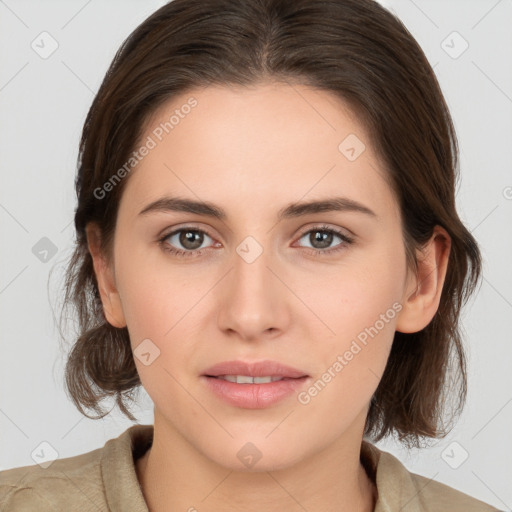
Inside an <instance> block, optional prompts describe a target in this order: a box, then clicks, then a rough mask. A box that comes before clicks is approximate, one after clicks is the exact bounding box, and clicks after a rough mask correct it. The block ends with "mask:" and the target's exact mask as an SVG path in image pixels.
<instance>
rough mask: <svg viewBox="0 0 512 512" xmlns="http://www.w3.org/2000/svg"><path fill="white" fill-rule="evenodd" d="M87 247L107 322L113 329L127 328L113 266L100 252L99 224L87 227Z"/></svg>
mask: <svg viewBox="0 0 512 512" xmlns="http://www.w3.org/2000/svg"><path fill="white" fill-rule="evenodd" d="M86 234H87V246H88V248H89V252H90V254H91V257H92V261H93V266H94V273H95V275H96V281H97V283H98V290H99V294H100V297H101V303H102V305H103V312H104V314H105V318H106V319H107V322H108V323H109V324H110V325H112V326H113V327H118V328H121V327H126V321H125V318H124V313H123V308H122V305H121V299H120V296H119V292H118V291H117V288H116V285H115V279H114V273H113V269H112V267H111V265H109V264H108V263H107V261H106V259H105V256H104V255H103V254H102V252H101V250H100V240H101V238H100V237H101V234H100V229H99V227H98V225H97V224H95V223H89V224H87V226H86Z"/></svg>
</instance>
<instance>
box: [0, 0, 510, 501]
mask: <svg viewBox="0 0 512 512" xmlns="http://www.w3.org/2000/svg"><path fill="white" fill-rule="evenodd" d="M163 3H164V2H163V1H161V0H160V1H157V0H151V1H150V0H146V1H144V2H143V1H138V2H137V1H133V0H132V1H127V0H123V1H119V0H118V1H113V0H109V1H102V2H100V1H99V0H89V1H86V0H80V1H75V0H72V1H70V0H67V1H64V0H62V1H45V2H37V1H21V0H18V1H15V0H5V1H0V49H1V50H0V112H1V124H0V172H1V180H2V181H1V183H2V186H1V188H0V226H1V237H2V239H1V245H0V251H1V260H0V261H1V265H0V326H1V328H0V336H1V356H0V469H6V468H11V467H17V466H24V465H30V464H34V463H35V460H34V459H32V457H31V454H32V453H33V452H34V450H40V449H41V447H40V443H42V442H47V443H49V444H50V445H51V446H52V447H53V448H54V449H55V450H56V452H57V454H58V456H59V457H68V456H72V455H77V454H80V453H83V452H85V451H89V450H92V449H95V448H98V447H101V446H103V444H104V443H105V441H106V440H108V439H110V438H112V437H117V436H118V435H119V434H120V433H121V432H122V431H124V430H125V429H126V428H127V427H128V426H130V424H131V423H130V422H129V421H128V420H127V419H126V418H124V417H123V416H122V415H121V414H120V413H118V412H114V413H112V414H110V415H109V416H107V417H106V418H104V419H103V420H99V421H93V420H89V419H87V418H85V417H83V416H81V415H80V413H79V412H78V411H77V410H76V409H75V407H74V406H73V405H72V403H71V402H70V401H69V399H68V398H67V396H66V394H65V393H64V389H63V368H64V363H65V353H63V352H62V351H61V347H60V344H59V334H58V330H57V328H56V325H55V321H54V312H53V311H52V308H53V310H54V311H55V314H56V315H57V316H58V314H59V304H60V300H61V295H60V291H61V290H60V288H59V287H60V285H61V278H62V270H63V268H64V264H65V262H66V261H67V258H68V257H69V255H70V254H71V249H72V240H73V238H72V237H73V225H72V216H73V209H74V206H75V203H74V188H73V181H74V173H75V169H76V157H77V149H78V140H79V135H80V131H81V128H82V124H83V121H84V119H85V115H86V113H87V110H88V108H89V106H90V103H91V101H92V99H93V96H94V94H95V92H96V90H97V88H98V87H99V85H100V82H101V80H102V78H103V75H104V73H105V71H106V69H107V67H108V65H109V63H110V61H111V59H112V57H113V56H114V53H115V51H116V50H117V48H118V47H119V45H120V44H121V42H122V41H123V40H124V38H125V37H126V36H127V35H128V34H129V33H130V32H131V31H132V30H133V29H134V28H135V27H136V26H137V25H138V24H139V23H140V22H142V21H143V20H144V19H145V18H146V17H147V16H148V15H149V14H150V13H152V12H153V11H154V10H156V8H158V7H160V6H161V5H163ZM383 3H384V4H385V5H386V6H387V7H389V8H391V10H393V11H394V12H395V13H396V14H397V15H398V16H399V17H400V18H401V19H402V20H403V22H404V23H405V25H406V26H407V27H408V28H409V30H410V31H411V32H412V33H413V35H414V36H415V37H416V38H417V40H418V42H419V43H420V45H421V46H422V47H423V49H424V51H425V53H426V54H427V57H428V58H429V61H430V62H431V64H432V65H433V66H434V69H435V72H436V74H437V76H438V77H439V80H440V83H441V86H442V88H443V92H444V93H445V97H446V99H447V102H448V104H449V107H450V109H451V112H452V115H453V117H454V121H455V126H456V129H457V133H458V136H459V142H460V148H461V155H460V156H461V175H462V180H461V182H460V187H459V189H458V193H457V202H458V207H459V211H460V214H461V217H462V219H463V220H464V221H465V223H466V224H467V226H468V227H469V229H470V230H471V231H472V233H473V235H474V236H475V237H476V238H477V240H478V242H479V243H480V245H481V249H482V252H483V257H484V278H483V281H482V286H481V288H480V290H479V291H478V293H477V295H476V296H475V297H474V299H473V300H472V301H471V302H470V304H468V306H467V307H466V308H465V310H464V314H463V318H464V328H465V332H466V346H467V351H468V356H469V396H468V403H467V406H466V409H465V412H464V414H463V415H462V417H461V419H460V421H459V423H458V424H457V426H456V427H455V428H454V429H453V430H452V432H451V433H450V435H449V436H448V437H447V438H445V439H443V440H440V441H438V442H437V443H434V444H433V445H432V447H430V448H426V449H424V450H411V451H406V450H405V449H403V448H401V447H400V446H399V445H398V444H397V443H395V442H394V441H393V440H387V441H385V442H381V443H378V445H379V446H380V447H381V448H382V449H385V450H387V451H390V452H391V453H393V454H395V455H396V456H397V457H399V458H400V459H401V460H402V461H403V462H404V464H405V465H406V466H407V467H408V469H409V470H411V471H414V472H416V473H420V474H422V475H425V476H427V477H429V478H433V479H435V480H438V481H441V482H444V483H446V484H448V485H450V486H452V487H455V488H457V489H460V490H462V491H464V492H466V493H468V494H470V495H472V496H475V497H477V498H479V499H481V500H484V501H486V502H488V503H491V504H493V505H494V506H496V507H498V508H500V509H502V510H511V506H512V488H511V486H510V481H512V470H511V469H510V456H511V454H512V435H511V425H512V421H511V420H512V385H511V384H512V375H511V374H512V372H511V371H510V366H511V360H512V357H511V356H512V343H511V336H510V331H511V327H512V322H511V320H510V319H511V316H512V315H511V314H512V272H511V270H510V262H511V254H512V237H511V226H512V171H511V163H512V58H511V57H512V31H511V30H510V27H511V26H512V1H511V0H500V1H497V0H471V1H470V0H457V1H455V0H449V1H447V0H421V1H420V0H415V1H413V0H386V1H384V0H383ZM44 31H46V32H48V33H49V34H50V35H51V36H46V35H43V36H40V34H41V33H42V32H44ZM454 31H455V32H457V34H454V33H453V32H454ZM41 39H43V42H41ZM53 40H55V41H56V43H53V42H52V41H53ZM33 41H35V42H34V43H33V45H34V46H35V47H36V48H37V51H36V50H35V49H33V47H32V46H31V44H32V42H33ZM52 44H58V47H57V49H56V50H55V51H54V53H52V54H51V55H49V56H47V55H44V52H49V51H50V50H51V48H52V47H51V45H52ZM37 45H39V47H38V46H37ZM466 45H468V47H467V49H466V50H465V51H462V50H464V49H465V47H466ZM41 53H42V54H43V56H44V57H47V58H42V56H41ZM398 142H399V141H398ZM45 237H46V239H48V240H46V239H45ZM41 239H43V240H41ZM44 249H48V250H49V252H48V253H47V254H45V253H44V252H42V251H43V250H44ZM45 260H46V261H45ZM50 270H52V271H53V273H52V277H51V280H50V290H49V291H50V293H49V294H48V293H47V285H48V279H49V272H50ZM151 405H152V404H151V400H150V399H149V397H148V396H147V394H146V393H145V392H142V393H141V404H140V407H138V408H136V409H135V410H134V412H135V414H136V416H137V417H138V419H139V421H140V423H152V418H153V417H152V412H151ZM43 447H47V445H43ZM49 450H51V449H49ZM466 457H467V458H466ZM464 459H466V460H464Z"/></svg>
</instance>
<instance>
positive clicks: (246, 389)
mask: <svg viewBox="0 0 512 512" xmlns="http://www.w3.org/2000/svg"><path fill="white" fill-rule="evenodd" d="M308 379H309V377H300V378H298V379H288V380H278V381H276V382H268V383H264V384H237V383H236V382H228V381H227V380H223V379H217V378H215V377H207V376H206V375H202V376H201V380H203V382H205V383H206V385H207V386H208V387H209V389H210V390H211V391H213V393H215V394H216V395H217V396H218V397H220V398H222V399H223V400H225V401H226V402H227V403H228V404H231V405H234V406H235V407H242V408H244V409H264V408H265V407H269V406H271V405H273V404H275V403H277V402H279V401H280V400H283V399H284V398H286V397H288V396H290V395H292V394H294V393H296V392H297V391H298V390H299V389H300V388H301V387H303V386H304V384H305V382H306V381H307V380H308Z"/></svg>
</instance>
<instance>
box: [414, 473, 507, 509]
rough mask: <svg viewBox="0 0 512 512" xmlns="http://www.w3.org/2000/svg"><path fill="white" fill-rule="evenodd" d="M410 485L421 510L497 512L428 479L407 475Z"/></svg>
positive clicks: (457, 491)
mask: <svg viewBox="0 0 512 512" xmlns="http://www.w3.org/2000/svg"><path fill="white" fill-rule="evenodd" d="M409 475H410V479H411V482H412V485H413V486H414V488H415V489H416V491H417V493H418V500H419V501H420V502H421V504H422V507H423V508H422V509H421V510H425V511H428V512H430V511H432V512H434V511H435V512H499V509H497V508H494V507H493V506H491V505H489V504H488V503H484V502H483V501H480V500H478V499H476V498H474V497H472V496H470V495H469V494H465V493H463V492H462V491H459V490H457V489H454V488H453V487H450V486H448V485H446V484H443V483H441V482H437V481H436V480H432V479H430V478H427V477H424V476H421V475H417V474H415V473H409Z"/></svg>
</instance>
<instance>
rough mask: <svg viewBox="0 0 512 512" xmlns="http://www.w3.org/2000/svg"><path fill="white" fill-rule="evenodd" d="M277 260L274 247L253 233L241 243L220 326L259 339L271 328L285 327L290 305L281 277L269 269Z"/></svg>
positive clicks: (233, 262)
mask: <svg viewBox="0 0 512 512" xmlns="http://www.w3.org/2000/svg"><path fill="white" fill-rule="evenodd" d="M267 245H269V244H268V242H267ZM273 260H274V258H273V256H272V251H271V249H270V247H268V246H265V245H264V244H263V243H260V242H259V241H258V240H257V239H256V238H255V237H253V236H247V237H246V238H245V239H243V240H242V242H240V243H239V244H238V246H237V247H236V248H235V251H234V253H233V260H232V266H233V271H232V272H230V277H229V281H228V282H227V283H226V284H225V288H224V293H223V297H222V301H221V305H220V308H221V311H220V312H219V324H220V325H219V327H221V328H222V329H231V330H234V331H237V332H238V333H239V335H240V336H241V337H243V338H258V337H259V336H261V335H263V334H264V332H265V331H267V330H268V329H270V328H274V329H276V328H279V329H281V328H283V322H284V321H285V318H286V315H285V309H286V307H285V304H284V302H283V297H282V296H281V293H280V291H279V290H278V287H279V284H280V283H279V280H277V279H276V277H275V276H274V274H273V272H272V271H271V270H270V269H269V268H268V267H270V268H272V261H273Z"/></svg>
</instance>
